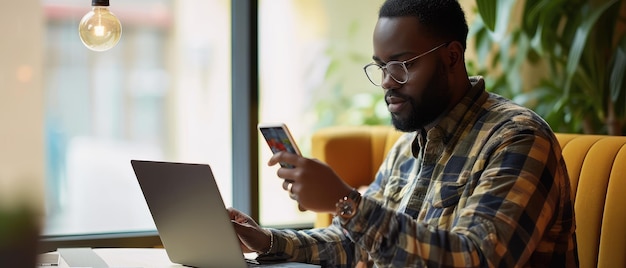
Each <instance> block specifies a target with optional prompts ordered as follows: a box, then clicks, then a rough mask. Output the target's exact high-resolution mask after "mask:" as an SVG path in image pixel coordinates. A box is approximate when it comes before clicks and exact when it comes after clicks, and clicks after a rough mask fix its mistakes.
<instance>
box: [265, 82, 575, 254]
mask: <svg viewBox="0 0 626 268" xmlns="http://www.w3.org/2000/svg"><path fill="white" fill-rule="evenodd" d="M471 81H472V84H473V85H474V86H473V88H472V90H470V91H469V92H468V94H467V95H466V96H465V97H464V99H463V100H462V101H461V102H460V103H459V104H458V105H456V106H455V107H454V108H453V109H452V110H451V111H450V112H449V113H448V114H447V115H446V116H445V117H443V118H441V119H440V120H439V121H438V122H437V124H436V125H435V126H434V127H432V128H430V129H428V130H427V131H426V130H422V131H417V132H414V133H406V134H404V135H403V136H402V137H401V138H400V139H399V140H398V142H397V143H396V144H395V145H394V147H393V148H392V149H391V151H390V152H389V154H388V155H387V157H386V159H385V160H384V162H383V164H382V165H381V167H380V170H379V171H378V174H377V175H376V179H375V181H374V182H373V183H372V184H371V185H370V186H369V188H368V190H367V192H366V193H365V194H364V196H363V198H362V200H361V202H360V204H359V210H358V212H357V214H356V215H355V216H354V217H353V218H352V219H351V220H350V221H348V222H347V223H342V222H341V221H339V219H337V217H335V219H334V221H333V224H332V225H331V226H329V227H327V228H322V229H313V230H304V231H295V230H276V229H273V230H272V232H273V233H274V237H275V238H274V239H275V244H274V245H275V246H274V248H273V249H272V251H271V253H270V254H268V255H265V256H260V258H261V259H263V258H268V259H272V258H285V259H290V260H295V261H302V262H309V263H317V264H321V265H322V266H324V267H352V266H354V265H355V263H356V261H358V260H367V259H369V260H371V261H373V262H374V264H375V265H376V266H377V267H576V266H577V263H578V262H577V257H576V239H575V234H574V230H575V220H574V208H573V202H572V197H571V196H570V193H571V190H570V185H569V179H568V175H567V170H566V168H565V164H564V161H563V159H562V156H561V148H560V146H559V143H558V141H557V140H556V138H555V136H554V135H553V133H552V131H551V130H550V128H549V126H548V125H547V124H546V123H545V122H544V120H543V119H541V118H540V117H539V116H538V115H536V114H535V113H533V112H532V111H530V110H528V109H526V108H523V107H520V106H518V105H515V104H514V103H512V102H510V101H508V100H506V99H504V98H502V97H500V96H497V95H495V94H490V93H487V92H486V91H485V86H484V81H483V80H482V78H481V77H471Z"/></svg>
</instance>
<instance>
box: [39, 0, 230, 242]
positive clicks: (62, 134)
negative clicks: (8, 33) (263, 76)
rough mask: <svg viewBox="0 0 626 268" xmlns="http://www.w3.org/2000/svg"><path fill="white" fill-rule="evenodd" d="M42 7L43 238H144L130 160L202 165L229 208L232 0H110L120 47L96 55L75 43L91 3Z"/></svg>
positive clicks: (70, 0)
mask: <svg viewBox="0 0 626 268" xmlns="http://www.w3.org/2000/svg"><path fill="white" fill-rule="evenodd" d="M42 5H43V7H44V14H45V23H46V28H45V29H46V30H45V31H46V43H45V47H44V49H45V59H44V61H45V69H44V74H45V77H44V79H45V85H44V89H45V92H46V97H45V137H46V139H45V140H46V152H47V170H46V184H47V189H46V206H47V207H46V212H47V220H46V226H45V230H44V233H43V234H44V235H66V234H89V233H111V232H129V231H143V230H153V229H154V225H153V222H152V218H151V217H150V213H149V212H148V209H147V207H146V205H145V201H144V199H143V196H142V194H141V191H140V189H139V186H138V184H137V182H136V179H135V177H134V173H133V171H132V168H131V166H130V160H131V159H150V160H165V161H182V162H201V163H210V164H211V166H212V169H213V171H214V173H215V176H216V178H217V180H218V185H219V186H220V190H221V191H222V195H223V197H224V200H225V202H226V203H227V205H230V204H232V201H231V200H232V194H231V191H232V190H231V188H232V187H231V179H230V178H231V166H232V165H231V156H230V153H229V152H230V151H231V138H230V137H231V133H230V129H231V127H230V122H231V116H230V114H231V112H230V111H231V106H230V103H231V102H230V99H231V96H230V90H229V88H230V27H228V25H230V1H226V0H221V1H204V0H180V1H173V0H134V1H111V6H110V9H111V11H112V12H113V13H114V14H115V15H117V16H118V18H119V19H120V20H121V23H122V38H121V40H120V42H119V43H118V44H117V46H116V47H114V48H112V49H111V50H108V51H105V52H93V51H90V50H88V49H87V48H86V47H84V46H83V44H82V43H81V41H80V39H79V37H78V29H77V27H78V22H79V21H80V18H81V17H82V16H83V15H84V14H85V13H87V12H88V11H89V10H90V9H91V6H90V2H89V1H83V0H61V1H59V0H55V1H52V0H46V1H42ZM212 25H221V26H220V27H212ZM224 26H226V27H224Z"/></svg>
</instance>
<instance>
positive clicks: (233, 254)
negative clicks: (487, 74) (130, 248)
mask: <svg viewBox="0 0 626 268" xmlns="http://www.w3.org/2000/svg"><path fill="white" fill-rule="evenodd" d="M131 165H132V167H133V170H134V171H135V176H136V177H137V181H138V182H139V186H140V187H141V191H142V192H143V195H144V198H145V200H146V203H147V204H148V208H149V210H150V213H151V214H152V219H153V220H154V224H155V226H156V228H157V231H158V232H159V236H160V238H161V242H162V243H163V246H164V247H165V251H166V252H167V255H168V257H169V259H170V261H172V262H173V263H178V264H182V265H185V266H192V267H319V266H317V265H311V264H304V263H294V262H290V263H272V264H260V263H258V262H256V260H249V259H246V258H245V256H244V254H243V252H242V250H241V247H240V245H239V239H238V238H237V234H236V233H235V230H234V228H233V226H232V223H231V221H230V217H229V216H228V212H227V211H226V207H225V206H224V202H223V200H222V196H221V194H220V192H219V189H218V187H217V184H216V182H215V179H214V177H213V172H212V171H211V167H210V166H209V165H207V164H192V163H174V162H159V161H146V160H131Z"/></svg>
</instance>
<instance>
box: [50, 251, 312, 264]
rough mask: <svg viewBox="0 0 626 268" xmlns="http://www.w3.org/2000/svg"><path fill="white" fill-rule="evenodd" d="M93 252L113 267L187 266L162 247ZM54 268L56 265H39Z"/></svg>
mask: <svg viewBox="0 0 626 268" xmlns="http://www.w3.org/2000/svg"><path fill="white" fill-rule="evenodd" d="M93 252H94V253H95V254H96V255H98V256H99V257H100V258H101V259H102V260H104V261H105V262H106V264H107V265H108V266H109V267H111V268H144V267H149V268H171V267H179V268H180V267H187V266H183V265H180V264H175V263H172V262H171V261H170V259H169V257H168V256H167V252H165V249H162V248H95V249H93ZM56 254H58V253H57V252H50V253H44V254H42V255H56ZM244 255H245V257H246V258H249V259H254V258H255V257H256V253H249V254H248V253H246V254H244ZM38 267H48V268H52V267H55V266H38ZM56 267H59V268H69V267H70V266H69V265H68V264H67V262H65V260H63V258H60V260H59V266H56ZM277 267H307V268H310V267H319V266H317V265H311V264H304V263H290V262H288V263H284V264H277Z"/></svg>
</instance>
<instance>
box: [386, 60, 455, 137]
mask: <svg viewBox="0 0 626 268" xmlns="http://www.w3.org/2000/svg"><path fill="white" fill-rule="evenodd" d="M447 81H448V80H447V75H446V73H445V70H444V69H443V66H441V62H439V63H438V68H437V72H436V73H435V74H434V75H433V77H432V78H431V79H430V81H429V82H428V84H427V86H426V87H425V89H424V90H425V91H424V94H423V95H422V98H421V99H420V103H418V102H417V101H416V100H415V99H414V98H411V97H410V96H406V95H403V94H399V93H397V92H393V91H392V90H389V91H387V93H386V96H387V95H394V96H398V97H401V98H403V99H404V100H406V101H407V102H408V104H410V106H411V112H410V113H409V114H408V116H407V117H406V118H400V117H399V116H398V115H396V114H391V122H392V123H393V126H394V127H395V128H396V129H398V130H400V131H403V132H413V131H417V130H419V129H422V128H424V127H425V126H427V125H428V124H431V123H433V122H434V121H435V120H436V119H437V118H439V116H441V114H442V113H443V112H444V111H445V110H446V109H447V108H448V105H449V104H450V92H449V91H450V87H449V85H448V84H447ZM386 96H385V99H386Z"/></svg>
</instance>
